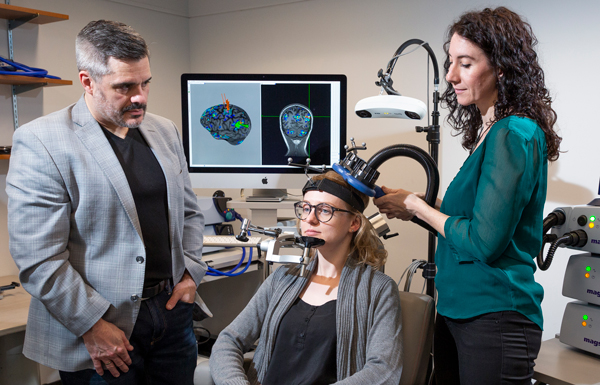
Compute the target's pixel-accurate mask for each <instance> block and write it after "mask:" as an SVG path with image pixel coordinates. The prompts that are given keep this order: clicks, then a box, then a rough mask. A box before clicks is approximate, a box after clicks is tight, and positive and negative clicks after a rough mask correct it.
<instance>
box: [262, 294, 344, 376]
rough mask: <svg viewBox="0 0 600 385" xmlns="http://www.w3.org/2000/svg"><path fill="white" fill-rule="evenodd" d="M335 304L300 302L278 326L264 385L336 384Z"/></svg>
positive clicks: (299, 300) (334, 302) (297, 302)
mask: <svg viewBox="0 0 600 385" xmlns="http://www.w3.org/2000/svg"><path fill="white" fill-rule="evenodd" d="M336 302H337V301H335V300H334V301H329V302H327V303H325V304H323V305H321V306H311V305H309V304H307V303H306V302H304V301H302V300H301V299H300V298H298V299H297V300H296V302H294V304H293V305H292V307H291V308H290V309H289V310H288V311H287V313H286V314H285V315H284V316H283V319H282V320H281V324H280V325H279V331H278V333H277V338H276V340H275V347H274V348H273V354H272V355H271V362H270V363H269V367H268V368H267V373H266V375H265V379H264V381H263V382H262V384H263V385H281V384H289V385H325V384H332V383H334V382H336V381H337V370H336V357H337V355H336V345H337V333H336V324H335V308H336Z"/></svg>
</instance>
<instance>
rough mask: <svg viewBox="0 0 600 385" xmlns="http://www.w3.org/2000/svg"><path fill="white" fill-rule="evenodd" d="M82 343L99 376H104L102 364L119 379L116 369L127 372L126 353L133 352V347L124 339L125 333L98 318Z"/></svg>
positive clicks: (127, 358) (129, 361) (128, 361)
mask: <svg viewBox="0 0 600 385" xmlns="http://www.w3.org/2000/svg"><path fill="white" fill-rule="evenodd" d="M83 342H84V343H85V347H86V348H87V350H88V352H89V353H90V357H92V362H93V363H94V368H95V369H96V373H98V374H99V375H101V376H102V375H103V374H104V369H103V368H102V364H103V363H104V365H105V366H106V369H108V371H109V372H110V373H111V374H112V375H113V376H114V377H119V375H120V373H119V370H118V369H120V370H121V371H122V372H124V373H126V372H128V371H129V365H131V358H130V357H129V353H128V352H130V351H132V350H133V346H131V344H130V343H129V341H128V340H127V338H126V337H125V333H123V331H122V330H121V329H119V328H118V327H117V326H115V325H114V324H112V323H110V322H108V321H105V320H103V319H102V318H100V320H99V321H98V322H96V324H94V326H92V328H91V329H90V330H88V331H87V332H85V334H84V335H83ZM117 368H118V369H117Z"/></svg>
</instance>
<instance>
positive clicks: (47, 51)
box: [0, 0, 600, 339]
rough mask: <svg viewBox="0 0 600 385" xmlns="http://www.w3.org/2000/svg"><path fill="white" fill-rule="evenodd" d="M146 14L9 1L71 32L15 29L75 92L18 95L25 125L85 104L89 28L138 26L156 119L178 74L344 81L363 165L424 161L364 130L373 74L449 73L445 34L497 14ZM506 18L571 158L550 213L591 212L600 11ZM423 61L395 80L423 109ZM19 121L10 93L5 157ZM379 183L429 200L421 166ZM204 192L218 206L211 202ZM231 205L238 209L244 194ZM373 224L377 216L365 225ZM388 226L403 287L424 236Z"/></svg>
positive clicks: (337, 1)
mask: <svg viewBox="0 0 600 385" xmlns="http://www.w3.org/2000/svg"><path fill="white" fill-rule="evenodd" d="M145 2H146V3H152V4H154V5H153V8H152V7H147V8H140V7H137V6H131V5H128V3H130V4H141V3H144V1H139V0H138V1H135V2H132V1H131V0H113V1H106V0H104V1H102V0H95V1H94V0H53V1H44V0H13V1H12V2H11V3H12V5H17V6H23V7H30V8H40V9H44V10H48V11H53V12H58V13H65V14H69V16H70V20H69V21H66V22H60V23H54V24H48V25H43V26H34V25H25V26H23V27H20V28H18V29H17V30H15V32H14V38H15V58H16V60H17V61H21V62H24V63H26V64H29V65H33V66H38V67H43V68H47V69H49V70H50V72H51V73H52V74H54V75H58V76H61V77H63V78H66V79H71V80H74V83H75V84H74V85H73V86H70V87H54V88H47V89H44V90H36V91H31V92H28V93H26V94H22V96H19V109H20V122H21V124H23V123H25V122H27V121H30V120H32V119H34V118H35V117H37V116H39V115H43V114H47V113H50V112H52V111H55V110H57V109H60V108H62V107H64V106H66V105H68V104H70V103H73V102H75V101H76V100H77V99H78V97H79V96H80V95H81V92H82V91H81V88H80V86H79V85H78V84H76V81H77V78H76V76H77V71H76V68H75V57H74V39H75V35H76V34H77V32H78V31H79V30H80V29H81V28H82V27H83V26H84V25H85V24H86V23H87V22H88V21H90V20H95V19H99V18H107V19H113V20H120V21H123V22H125V23H128V24H130V25H132V26H133V27H134V28H135V29H136V30H137V31H139V32H140V33H141V34H142V35H143V36H144V37H145V38H146V40H147V41H148V42H149V43H150V47H151V50H152V71H153V76H154V79H153V81H152V92H151V98H150V107H149V110H150V111H152V112H155V113H158V114H161V115H164V116H166V117H169V118H170V119H172V120H174V121H175V122H176V123H177V124H178V125H180V123H181V116H180V114H181V113H180V102H179V100H180V96H179V75H180V74H181V73H183V72H188V71H192V72H247V73H252V72H266V73H343V74H346V75H347V76H348V109H349V113H348V129H349V136H354V137H355V138H356V139H357V140H358V141H360V142H362V141H365V142H367V145H368V147H369V149H368V150H367V151H366V152H365V153H364V154H363V155H364V156H365V157H367V158H368V157H369V156H370V155H372V154H373V153H375V152H376V151H377V150H379V149H381V148H383V147H384V146H387V145H389V144H392V143H408V144H414V145H418V146H420V147H422V148H426V141H425V136H424V134H417V133H415V132H414V128H413V127H414V122H409V121H370V120H362V119H359V118H357V117H356V116H355V115H354V114H353V112H352V110H353V106H354V104H355V103H356V102H357V101H358V100H360V99H361V98H363V97H366V96H372V95H375V94H376V93H377V92H378V89H377V88H376V87H375V86H374V84H373V83H374V81H375V80H376V73H377V70H378V69H380V68H382V67H384V66H385V65H386V63H387V61H388V60H389V59H390V57H391V55H392V54H393V52H394V51H395V50H396V49H397V48H398V47H399V46H400V44H402V43H403V42H404V41H406V40H408V39H411V38H419V39H422V40H425V41H428V42H429V44H430V45H431V47H432V48H433V49H434V51H435V52H436V55H437V58H438V62H439V64H440V66H441V64H442V62H443V60H444V56H443V52H442V43H443V35H444V32H445V29H446V27H447V26H448V25H449V24H450V23H451V22H452V21H453V20H454V19H455V18H456V17H458V16H459V15H460V14H461V13H462V12H464V11H465V10H469V9H473V8H477V9H479V8H482V7H484V6H490V5H491V6H496V5H499V4H500V3H498V2H487V1H476V0H454V1H452V2H449V1H444V0H421V1H417V0H404V1H391V0H371V1H369V2H366V1H363V0H343V1H342V0H309V1H295V0H252V1H249V0H244V1H242V0H227V1H225V0H222V1H208V0H189V12H190V16H191V17H190V18H189V19H187V18H185V17H182V16H180V15H181V13H182V9H183V8H182V3H181V2H182V0H178V1H175V2H174V3H172V4H173V12H170V11H169V10H168V8H169V2H160V1H151V0H147V1H145ZM502 5H506V6H508V7H510V8H512V9H514V10H515V11H517V12H518V13H520V14H522V15H524V16H525V17H526V18H527V19H528V20H529V22H530V23H531V25H532V26H533V29H534V31H535V33H536V34H537V37H538V39H539V41H540V45H539V53H540V57H541V62H542V65H543V68H544V70H545V72H546V80H547V84H548V86H549V87H550V90H551V92H552V95H553V96H554V98H555V103H554V107H555V109H556V111H557V113H558V116H559V121H558V124H559V127H560V129H561V130H562V135H563V137H564V142H563V150H565V151H567V152H566V153H564V154H562V156H561V158H560V160H559V161H558V162H556V163H554V164H553V165H552V166H551V167H550V181H549V186H548V202H547V205H546V212H550V211H552V209H554V208H555V207H558V206H562V205H575V204H584V203H587V202H588V201H590V200H591V199H592V198H594V197H595V196H596V195H597V193H596V191H597V188H598V172H597V171H595V168H594V166H595V161H596V159H595V148H594V144H595V143H596V140H598V139H599V138H600V133H596V131H597V130H595V127H594V126H595V122H592V121H591V119H590V118H591V117H593V115H592V113H593V111H594V109H595V106H594V105H593V104H591V103H590V102H588V100H594V98H595V96H596V95H595V93H596V90H595V87H594V85H595V83H594V78H592V76H591V74H592V73H594V70H595V67H596V63H598V62H599V60H598V59H599V57H598V50H596V49H594V48H595V47H596V39H595V38H596V37H597V36H600V26H598V24H597V23H596V20H595V19H594V15H597V14H598V12H599V11H600V3H598V2H596V1H583V0H581V1H575V2H570V3H565V2H564V1H558V0H531V1H528V2H523V1H517V0H506V1H503V2H502ZM148 8H150V9H148ZM5 25H6V24H5V23H4V22H3V21H0V30H2V31H5V30H6V26H5ZM0 52H6V40H5V39H0ZM5 56H6V55H5ZM425 61H426V54H425V51H424V50H419V51H417V52H415V53H414V54H411V55H409V56H407V57H403V58H402V59H401V60H400V61H399V63H398V64H397V66H396V69H395V71H394V81H395V87H396V89H398V90H400V91H401V92H402V93H403V94H405V95H408V96H412V97H417V98H421V99H423V100H425V98H426V97H427V92H426V88H425V86H426V66H425ZM11 109H12V106H11V105H10V97H9V88H8V87H7V86H0V116H2V117H3V119H2V120H0V145H2V144H9V143H10V140H11V139H10V138H11V135H12V123H11V122H12V118H11V117H12V113H11ZM442 114H444V111H442ZM442 132H443V137H442V145H441V156H440V171H441V176H442V188H441V192H440V196H443V192H444V191H445V189H446V187H447V186H448V184H449V183H450V181H451V180H452V178H453V177H454V175H455V174H456V172H457V171H458V169H459V167H460V165H461V164H462V162H463V160H464V159H465V157H466V153H465V152H464V151H463V150H462V149H461V146H460V144H459V139H458V138H454V137H452V136H451V134H450V130H449V128H448V127H447V126H444V127H443V128H442ZM7 169H8V162H7V161H3V160H0V179H2V180H0V184H3V183H4V179H5V176H6V172H7ZM590 170H592V171H591V172H590ZM380 171H381V172H382V176H381V177H380V180H379V182H380V183H381V184H384V185H389V186H398V187H403V188H407V189H413V190H423V189H424V186H425V177H424V175H423V172H422V171H421V169H420V166H418V165H417V164H416V163H415V162H413V161H411V160H408V159H406V160H405V159H395V160H393V161H390V162H388V163H386V164H385V165H384V166H383V167H382V168H380ZM199 193H200V194H206V195H210V194H212V190H206V191H204V190H201V191H199ZM227 193H228V194H229V195H230V196H233V197H236V194H238V192H237V191H227ZM0 201H1V202H2V203H0V274H1V275H6V274H16V273H17V270H16V267H15V266H14V262H12V259H11V258H10V255H9V253H8V239H7V235H6V233H7V231H6V195H5V193H4V192H3V191H0ZM372 212H374V209H373V207H371V208H370V209H368V212H367V213H368V214H369V213H372ZM390 226H391V227H392V230H393V231H398V232H400V236H398V237H396V238H393V239H391V240H388V241H387V242H386V246H387V247H388V249H389V250H390V254H391V257H390V261H389V263H388V265H387V268H386V269H387V270H386V271H387V272H388V273H389V274H390V275H391V276H392V277H394V278H396V279H398V278H399V277H400V276H401V274H402V272H403V271H404V269H405V268H406V267H407V266H408V264H409V263H410V261H411V259H413V258H419V259H424V258H426V249H427V246H426V238H427V237H426V234H425V232H424V231H423V230H421V229H420V228H417V227H416V226H414V225H413V224H410V223H401V222H399V221H392V222H390ZM568 255H569V252H566V251H564V250H560V251H559V253H558V255H557V257H556V258H555V262H554V264H553V266H552V267H551V268H550V270H549V271H547V272H541V273H537V275H536V278H537V279H538V281H539V282H541V283H542V284H543V285H544V288H545V290H546V299H545V300H544V303H543V308H544V315H545V318H546V320H545V329H546V331H545V334H544V339H547V338H550V337H552V336H553V335H554V334H555V333H557V332H558V330H559V327H560V319H561V317H562V312H563V309H564V306H565V303H566V302H567V300H566V299H564V298H563V297H562V295H561V293H560V292H561V285H562V275H563V272H564V267H565V264H566V259H567V257H568ZM421 285H422V280H420V279H418V280H416V282H413V291H419V290H420V287H421Z"/></svg>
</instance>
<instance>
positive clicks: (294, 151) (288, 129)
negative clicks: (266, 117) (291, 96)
mask: <svg viewBox="0 0 600 385" xmlns="http://www.w3.org/2000/svg"><path fill="white" fill-rule="evenodd" d="M279 126H280V128H281V133H282V135H283V140H284V141H285V144H286V146H287V148H288V152H287V154H285V156H308V155H309V154H308V152H307V151H306V146H307V143H308V138H309V136H310V132H311V130H312V126H313V114H312V112H311V111H310V109H309V108H308V107H306V106H303V105H302V104H297V103H296V104H290V105H289V106H287V107H285V108H284V109H283V110H282V111H281V114H279Z"/></svg>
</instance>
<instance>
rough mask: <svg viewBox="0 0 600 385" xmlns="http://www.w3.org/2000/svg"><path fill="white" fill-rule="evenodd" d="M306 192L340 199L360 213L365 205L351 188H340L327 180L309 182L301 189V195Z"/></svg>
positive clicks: (339, 185) (340, 186)
mask: <svg viewBox="0 0 600 385" xmlns="http://www.w3.org/2000/svg"><path fill="white" fill-rule="evenodd" d="M307 191H324V192H326V193H329V194H331V195H334V196H336V197H338V198H340V199H341V200H343V201H344V202H346V203H348V204H349V205H350V206H351V207H353V208H355V209H356V210H358V211H359V212H361V213H362V212H363V211H365V203H364V202H363V200H362V199H361V198H360V195H358V193H357V192H356V191H355V190H354V189H353V188H352V187H350V188H348V187H345V186H342V185H341V184H338V183H335V182H333V181H331V180H329V179H326V178H324V179H321V180H318V181H313V180H312V179H311V180H309V181H308V182H306V184H305V185H304V187H303V188H302V195H304V194H306V192H307Z"/></svg>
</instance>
